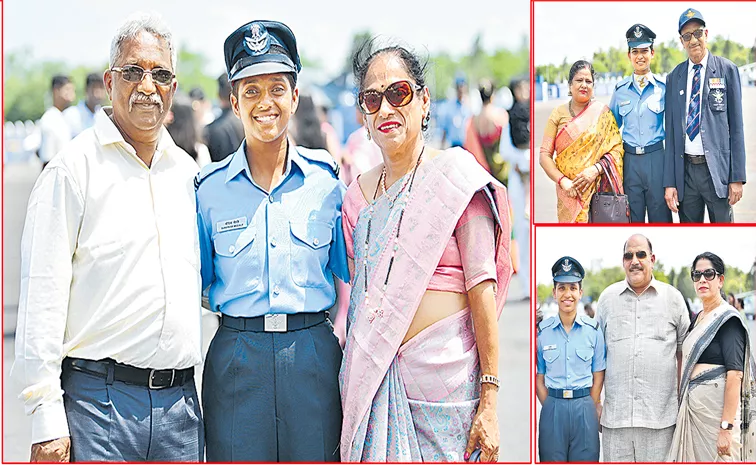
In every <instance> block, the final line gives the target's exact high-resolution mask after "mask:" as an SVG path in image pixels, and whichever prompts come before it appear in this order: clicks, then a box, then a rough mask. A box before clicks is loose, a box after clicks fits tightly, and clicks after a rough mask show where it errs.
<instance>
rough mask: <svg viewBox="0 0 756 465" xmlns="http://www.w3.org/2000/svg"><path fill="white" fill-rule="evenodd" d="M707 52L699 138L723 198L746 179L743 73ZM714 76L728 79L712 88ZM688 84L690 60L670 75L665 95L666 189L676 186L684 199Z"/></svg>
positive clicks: (724, 60) (715, 184)
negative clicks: (732, 185) (733, 186)
mask: <svg viewBox="0 0 756 465" xmlns="http://www.w3.org/2000/svg"><path fill="white" fill-rule="evenodd" d="M708 53H709V61H708V62H707V64H706V76H705V77H704V79H703V83H702V84H703V91H702V94H701V141H702V142H703V147H704V155H705V156H706V163H707V165H708V167H709V173H711V179H712V181H713V182H714V190H715V191H716V193H717V196H718V197H719V198H727V195H728V185H729V184H730V183H731V182H743V183H745V181H746V167H745V160H746V158H745V138H744V135H743V100H742V91H741V88H740V74H739V73H738V67H737V66H735V64H734V63H733V62H731V61H730V60H728V59H726V58H722V57H718V56H716V55H713V54H712V53H711V52H708ZM712 78H724V85H725V88H724V89H719V88H715V89H714V90H713V91H712V90H711V89H710V88H709V86H710V83H711V79H712ZM720 82H721V81H720ZM687 83H688V60H685V61H684V62H682V63H680V64H679V65H677V67H675V69H674V70H672V72H671V73H669V75H667V94H666V95H665V97H664V106H665V115H664V122H665V126H666V132H667V134H666V148H665V162H664V178H663V179H664V187H675V188H677V198H678V200H680V201H682V200H683V197H684V196H685V159H684V157H685V138H686V137H687V135H686V134H685V120H686V118H687V116H688V109H687V107H686V106H685V100H686V98H687V92H688V90H687ZM720 91H721V93H720Z"/></svg>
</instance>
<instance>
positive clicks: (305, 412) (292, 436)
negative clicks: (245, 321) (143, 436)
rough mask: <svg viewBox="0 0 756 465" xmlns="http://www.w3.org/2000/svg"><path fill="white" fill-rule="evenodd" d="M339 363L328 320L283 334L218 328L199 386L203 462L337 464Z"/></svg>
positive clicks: (339, 424) (339, 417) (338, 348)
mask: <svg viewBox="0 0 756 465" xmlns="http://www.w3.org/2000/svg"><path fill="white" fill-rule="evenodd" d="M341 358H342V352H341V347H340V346H339V342H338V339H337V338H336V336H335V335H334V334H333V328H332V326H331V324H330V322H329V321H328V320H326V321H324V322H321V323H319V324H317V325H315V326H311V327H309V328H304V329H300V330H297V331H289V332H285V333H273V332H268V333H266V332H255V331H247V330H237V329H233V328H230V327H227V326H224V325H223V323H221V326H220V328H219V329H218V332H217V333H216V334H215V337H214V338H213V341H212V342H211V344H210V348H209V349H208V353H207V358H206V360H205V370H204V373H203V381H202V406H203V410H204V413H205V431H206V440H207V460H208V462H238V461H243V462H279V461H280V462H334V461H338V460H339V441H340V439H341V421H342V415H341V398H340V396H339V382H338V375H339V369H340V367H341Z"/></svg>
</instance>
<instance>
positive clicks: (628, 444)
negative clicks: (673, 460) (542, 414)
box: [596, 234, 690, 462]
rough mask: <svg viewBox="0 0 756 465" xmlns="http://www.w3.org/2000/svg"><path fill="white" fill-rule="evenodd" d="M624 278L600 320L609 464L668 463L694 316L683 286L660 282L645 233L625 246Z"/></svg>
mask: <svg viewBox="0 0 756 465" xmlns="http://www.w3.org/2000/svg"><path fill="white" fill-rule="evenodd" d="M622 260H623V266H624V268H625V275H626V279H625V280H623V281H620V282H618V283H614V284H612V285H611V286H609V287H607V288H606V289H605V290H604V292H602V293H601V296H600V297H599V300H598V306H597V309H596V314H597V319H598V322H599V326H600V327H601V330H602V331H603V332H604V339H605V340H606V373H605V375H604V401H605V405H604V408H603V412H602V414H601V418H600V424H601V426H602V427H603V431H602V440H601V441H602V447H603V450H604V461H606V462H663V461H664V460H665V459H666V456H667V452H668V451H669V448H670V445H671V444H672V436H673V435H674V431H675V423H676V421H677V404H678V402H677V389H678V388H677V386H678V383H679V376H680V362H681V352H680V350H681V347H682V343H683V340H684V339H685V335H686V334H687V333H688V326H689V325H690V319H689V317H688V310H687V307H686V306H685V300H684V299H683V296H682V294H680V291H678V290H677V289H675V288H674V287H672V286H670V285H669V284H666V283H662V282H660V281H657V280H656V279H654V275H653V270H654V263H655V262H656V256H655V255H654V253H653V249H652V246H651V241H650V240H648V238H647V237H645V236H642V235H640V234H635V235H633V236H631V237H630V238H629V239H628V240H627V242H626V243H625V249H624V252H623V257H622Z"/></svg>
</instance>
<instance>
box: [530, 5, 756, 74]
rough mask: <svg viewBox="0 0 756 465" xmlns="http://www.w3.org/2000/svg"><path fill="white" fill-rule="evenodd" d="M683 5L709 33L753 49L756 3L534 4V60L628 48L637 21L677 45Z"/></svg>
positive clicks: (660, 39)
mask: <svg viewBox="0 0 756 465" xmlns="http://www.w3.org/2000/svg"><path fill="white" fill-rule="evenodd" d="M687 8H695V9H697V10H698V11H700V12H701V14H702V15H703V17H704V20H705V21H706V27H707V29H708V30H709V37H714V36H717V35H722V36H724V37H728V36H729V38H730V40H734V41H737V42H739V43H741V44H743V45H745V46H747V47H749V48H750V47H753V45H754V40H756V28H754V23H755V22H756V2H695V1H694V2H657V1H654V2H648V1H646V2H639V1H634V2H535V10H534V20H533V22H534V33H533V38H534V40H533V42H534V47H533V48H534V50H533V51H534V53H533V55H534V57H533V61H534V62H535V65H536V66H541V65H546V64H561V63H562V61H563V60H564V59H565V58H567V62H568V63H572V62H575V61H577V60H579V59H581V58H586V59H591V58H592V57H593V53H594V52H595V51H597V50H599V49H603V50H606V49H608V48H609V47H627V39H625V33H626V32H627V30H628V29H629V28H630V26H632V25H633V24H636V23H640V24H644V25H646V26H648V27H649V28H650V29H651V30H652V31H654V33H655V34H656V42H667V41H669V40H671V39H675V40H677V41H678V44H679V40H678V38H679V34H678V32H677V25H678V20H679V19H680V15H681V14H682V13H683V12H685V11H686V10H687ZM557 44H558V46H557ZM680 50H682V46H680Z"/></svg>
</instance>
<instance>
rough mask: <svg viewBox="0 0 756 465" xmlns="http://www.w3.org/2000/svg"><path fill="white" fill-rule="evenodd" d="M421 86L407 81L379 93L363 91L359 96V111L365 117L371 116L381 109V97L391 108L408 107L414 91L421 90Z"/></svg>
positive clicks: (396, 83) (394, 84)
mask: <svg viewBox="0 0 756 465" xmlns="http://www.w3.org/2000/svg"><path fill="white" fill-rule="evenodd" d="M421 89H422V86H418V85H417V84H413V83H411V82H409V81H399V82H395V83H393V84H391V85H390V86H388V87H386V90H384V91H383V92H379V91H377V90H365V91H362V92H360V94H359V96H358V97H359V103H360V110H361V111H362V112H363V113H364V114H366V115H372V114H373V113H376V112H378V110H380V109H381V103H382V102H383V97H386V100H388V103H390V104H391V105H392V106H393V107H396V108H399V107H403V106H405V105H408V104H409V103H410V102H411V101H412V97H413V96H414V95H415V92H414V91H417V90H421Z"/></svg>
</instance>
